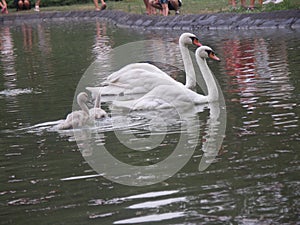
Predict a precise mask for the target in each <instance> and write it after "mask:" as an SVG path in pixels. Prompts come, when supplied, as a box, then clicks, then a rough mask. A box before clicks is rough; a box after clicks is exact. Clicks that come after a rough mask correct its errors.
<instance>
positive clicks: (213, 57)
mask: <svg viewBox="0 0 300 225" xmlns="http://www.w3.org/2000/svg"><path fill="white" fill-rule="evenodd" d="M208 57H209V58H211V59H213V60H216V61H221V60H220V59H219V57H217V56H216V55H215V53H214V52H210V53H209V55H208Z"/></svg>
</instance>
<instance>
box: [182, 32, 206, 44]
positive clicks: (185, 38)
mask: <svg viewBox="0 0 300 225" xmlns="http://www.w3.org/2000/svg"><path fill="white" fill-rule="evenodd" d="M179 43H180V44H183V45H195V46H197V47H200V46H202V44H201V43H200V42H199V39H198V38H197V37H196V35H195V34H192V33H183V34H182V35H180V38H179Z"/></svg>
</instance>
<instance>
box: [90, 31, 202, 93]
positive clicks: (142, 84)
mask: <svg viewBox="0 0 300 225" xmlns="http://www.w3.org/2000/svg"><path fill="white" fill-rule="evenodd" d="M189 45H195V46H198V47H199V46H201V44H200V42H199V40H198V38H197V37H196V36H195V35H194V34H191V33H183V34H182V35H181V36H180V38H179V48H180V52H181V55H182V59H183V65H184V70H185V72H186V84H185V86H186V87H187V88H190V89H191V88H194V87H195V86H196V75H195V71H194V67H193V63H192V60H191V56H190V54H189V49H188V46H189ZM177 83H179V82H178V81H175V80H174V79H173V78H171V77H170V76H169V75H168V74H166V73H165V72H163V71H162V70H160V69H159V68H157V67H156V66H154V65H151V64H149V63H132V64H129V65H126V66H124V67H123V68H121V69H120V70H118V71H116V72H114V73H112V74H111V75H110V76H108V77H107V79H106V80H105V81H104V82H103V83H102V85H103V87H86V89H87V90H88V91H90V92H91V93H92V96H93V97H94V96H97V94H98V93H99V92H100V93H101V95H119V94H139V93H147V92H149V91H151V90H152V89H153V88H155V87H157V86H158V85H164V84H165V85H173V84H177Z"/></svg>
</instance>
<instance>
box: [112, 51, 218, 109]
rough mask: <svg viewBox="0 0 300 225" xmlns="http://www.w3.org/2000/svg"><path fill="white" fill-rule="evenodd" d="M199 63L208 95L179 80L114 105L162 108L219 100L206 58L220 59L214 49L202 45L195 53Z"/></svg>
mask: <svg viewBox="0 0 300 225" xmlns="http://www.w3.org/2000/svg"><path fill="white" fill-rule="evenodd" d="M195 56H196V60H197V64H198V66H199V68H200V71H201V73H202V75H203V79H204V81H205V83H206V85H207V88H208V95H201V94H198V93H196V92H194V91H192V90H190V89H188V88H186V87H185V86H184V85H183V84H181V83H179V82H177V83H176V84H174V85H160V86H157V87H155V88H154V89H153V90H151V91H150V92H148V93H147V94H145V95H144V96H143V97H141V98H139V99H136V100H130V101H114V102H113V106H116V107H121V108H130V109H131V110H144V109H148V110H150V109H160V108H168V107H172V106H173V107H176V108H177V107H183V106H184V105H185V104H187V105H189V104H188V103H189V102H192V103H194V104H204V103H208V102H214V101H217V100H218V98H219V93H218V87H217V84H216V81H215V79H214V77H213V74H212V72H211V70H210V69H209V67H208V65H207V62H206V58H211V59H214V60H217V61H220V59H219V58H218V57H217V56H216V55H215V53H214V51H213V50H212V49H211V48H210V47H208V46H201V47H199V48H198V49H197V50H196V53H195Z"/></svg>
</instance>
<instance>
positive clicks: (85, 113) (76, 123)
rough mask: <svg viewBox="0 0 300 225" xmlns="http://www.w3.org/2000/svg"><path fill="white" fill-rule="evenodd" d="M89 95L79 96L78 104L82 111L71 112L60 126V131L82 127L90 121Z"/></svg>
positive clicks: (83, 93) (82, 94)
mask: <svg viewBox="0 0 300 225" xmlns="http://www.w3.org/2000/svg"><path fill="white" fill-rule="evenodd" d="M87 101H88V94H87V93H85V92H80V93H79V94H78V95H77V103H78V105H79V106H80V108H81V110H77V111H74V112H71V113H70V114H68V115H67V118H66V119H65V120H64V121H62V122H61V123H60V124H59V125H58V129H59V130H64V129H70V128H78V127H82V126H83V125H84V124H86V123H87V122H88V120H89V109H88V107H87V105H86V102H87Z"/></svg>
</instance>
